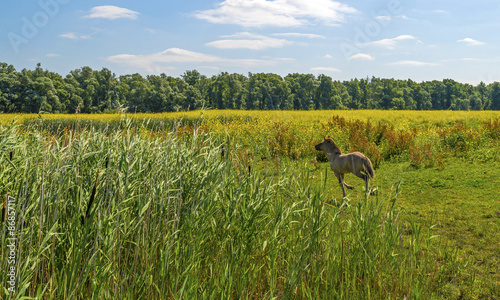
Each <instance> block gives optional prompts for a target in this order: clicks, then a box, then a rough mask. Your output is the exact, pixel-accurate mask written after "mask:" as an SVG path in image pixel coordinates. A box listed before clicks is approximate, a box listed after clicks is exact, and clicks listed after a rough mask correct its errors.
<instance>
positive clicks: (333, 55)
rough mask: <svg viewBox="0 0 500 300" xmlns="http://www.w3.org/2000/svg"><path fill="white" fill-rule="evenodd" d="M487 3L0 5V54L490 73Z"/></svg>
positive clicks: (498, 68) (2, 58) (464, 78)
mask: <svg viewBox="0 0 500 300" xmlns="http://www.w3.org/2000/svg"><path fill="white" fill-rule="evenodd" d="M499 15H500V2H499V1H498V0H476V1H451V0H418V1H417V0H376V1H362V0H351V1H347V0H345V1H344V0H340V1H333V0H307V1H304V0H225V1H221V0H212V1H201V0H182V1H177V0H175V1H174V0H168V1H158V0H156V1H152V0H142V1H129V0H120V1H113V0H110V1H93V0H91V1H76V0H38V1H35V0H23V1H19V0H3V1H0V37H1V40H0V62H7V63H9V64H12V65H14V67H16V69H17V70H21V69H22V68H28V69H34V68H35V66H36V64H37V63H38V62H40V63H41V64H42V67H43V68H45V69H48V70H50V71H54V72H57V73H59V74H62V75H65V74H67V73H68V72H69V71H70V70H74V69H77V68H81V67H83V66H90V67H91V68H93V69H98V70H99V69H101V68H103V67H106V68H108V69H110V70H112V71H113V72H115V73H116V74H117V75H122V74H131V73H136V72H137V73H140V74H142V75H148V74H160V73H166V74H167V75H172V76H179V75H181V74H183V73H184V72H185V71H186V70H193V69H196V70H198V71H199V72H200V73H202V74H205V75H209V76H210V75H214V74H218V73H220V72H230V73H233V72H234V73H240V74H245V75H246V74H248V72H252V73H258V72H270V73H276V74H279V75H282V76H286V75H287V74H289V73H312V74H315V75H319V74H326V75H329V76H331V77H332V78H334V79H339V80H349V79H352V78H366V77H367V76H369V77H371V76H376V77H382V78H396V79H407V78H410V79H412V80H415V81H418V82H420V81H424V80H434V79H437V80H442V79H444V78H451V79H454V80H457V81H460V82H469V83H472V84H477V83H479V82H480V81H484V82H486V83H490V82H493V81H500V34H499V32H500V20H499V18H498V16H499Z"/></svg>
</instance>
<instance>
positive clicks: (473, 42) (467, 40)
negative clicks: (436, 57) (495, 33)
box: [457, 38, 486, 46]
mask: <svg viewBox="0 0 500 300" xmlns="http://www.w3.org/2000/svg"><path fill="white" fill-rule="evenodd" d="M457 42H459V43H465V44H466V45H467V46H480V45H486V43H483V42H480V41H477V40H474V39H471V38H465V39H461V40H458V41H457Z"/></svg>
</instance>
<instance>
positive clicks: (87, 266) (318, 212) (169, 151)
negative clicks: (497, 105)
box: [0, 110, 500, 299]
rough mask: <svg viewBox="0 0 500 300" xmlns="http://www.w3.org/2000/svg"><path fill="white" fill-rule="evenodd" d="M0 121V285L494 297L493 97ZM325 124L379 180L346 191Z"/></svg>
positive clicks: (108, 294)
mask: <svg viewBox="0 0 500 300" xmlns="http://www.w3.org/2000/svg"><path fill="white" fill-rule="evenodd" d="M0 120H1V123H2V125H0V150H1V152H0V164H1V165H2V170H1V173H0V178H1V180H2V185H1V186H0V193H1V194H0V195H2V197H3V199H4V204H3V211H2V212H3V215H2V228H1V231H2V245H9V243H11V240H9V238H10V237H11V236H15V237H16V238H17V239H16V240H15V247H13V249H14V250H12V251H13V253H14V261H12V260H10V259H4V258H8V257H10V256H11V255H12V253H11V252H12V251H11V248H9V247H7V246H2V248H1V249H0V254H1V257H2V261H1V263H0V268H1V269H2V270H10V268H12V267H14V270H15V275H13V277H14V279H15V280H14V281H13V286H14V288H13V289H12V290H9V288H10V287H11V286H12V285H11V277H12V276H10V275H8V272H2V273H0V281H1V282H2V286H3V287H5V288H3V289H2V291H1V295H2V299H21V298H23V297H32V298H34V297H37V298H39V299H82V298H86V299H87V298H88V299H150V298H162V299H198V298H199V299H283V298H286V299H292V298H293V299H388V298H390V299H405V298H406V299H496V298H498V297H500V294H499V292H498V291H499V290H500V288H499V287H500V282H499V281H500V274H499V272H498V269H499V261H500V260H499V255H498V253H499V246H498V241H499V240H500V234H499V232H500V230H499V229H500V228H499V225H498V221H499V218H500V198H498V178H499V176H500V168H499V167H500V155H499V154H498V149H499V148H500V113H498V112H492V111H490V112H448V111H439V112H436V111H432V112H417V111H412V112H405V111H398V112H396V111H308V112H293V111H276V112H275V111H265V112H263V111H226V110H224V111H216V110H215V111H192V112H179V113H168V114H133V115H125V114H123V115H120V114H116V115H81V114H79V115H0ZM326 136H329V137H331V138H333V139H334V140H335V141H337V142H338V144H339V145H340V147H341V148H342V150H343V151H344V152H349V151H361V152H363V153H365V154H366V155H367V156H368V157H369V158H370V159H371V160H372V162H373V164H374V166H375V167H376V170H375V171H376V174H377V175H376V178H375V180H374V181H373V182H372V184H373V185H375V186H377V187H378V188H379V191H378V194H377V195H375V196H370V197H366V194H365V193H364V192H363V184H362V181H361V180H359V179H358V178H356V177H355V176H354V175H351V176H346V181H348V182H349V183H350V184H352V185H354V186H356V190H354V191H352V192H350V193H349V194H348V196H347V197H346V198H345V199H342V197H341V196H342V191H341V189H340V186H339V185H338V183H337V182H336V179H334V176H333V173H332V172H331V171H330V170H329V168H328V163H327V162H326V158H325V157H324V156H322V155H321V154H319V153H317V152H316V151H315V150H314V147H313V146H314V144H316V143H318V142H320V141H321V140H322V139H323V138H324V137H326ZM10 211H13V212H15V214H14V216H15V217H14V219H12V218H10V219H9V217H10V216H11V215H9V214H8V213H9V212H10Z"/></svg>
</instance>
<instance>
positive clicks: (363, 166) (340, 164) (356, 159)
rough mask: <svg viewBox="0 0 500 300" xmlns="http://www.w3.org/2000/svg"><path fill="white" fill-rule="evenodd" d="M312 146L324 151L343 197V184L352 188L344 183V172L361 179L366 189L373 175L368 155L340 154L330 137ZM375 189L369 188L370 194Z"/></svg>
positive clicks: (358, 153)
mask: <svg viewBox="0 0 500 300" xmlns="http://www.w3.org/2000/svg"><path fill="white" fill-rule="evenodd" d="M314 148H316V150H318V151H324V152H326V157H327V158H328V160H329V161H330V168H331V169H332V171H333V173H335V176H337V179H338V180H339V183H340V186H341V187H342V192H343V193H344V197H345V196H346V192H345V188H344V186H345V187H346V188H348V189H351V190H353V189H354V187H353V186H350V185H348V184H347V183H345V181H344V174H346V173H353V174H354V175H356V176H358V177H359V178H361V179H363V180H364V181H365V184H366V191H368V184H369V180H370V178H373V177H375V171H373V167H372V163H371V161H370V159H369V158H368V157H366V156H364V155H363V154H362V153H360V152H352V153H347V154H342V151H340V148H339V147H338V146H337V145H336V144H335V142H334V141H333V140H332V139H330V138H325V140H324V141H323V142H321V143H319V144H317V145H316V146H315V147H314ZM363 173H364V174H363ZM375 191H376V189H371V190H370V194H371V195H373V194H374V192H375Z"/></svg>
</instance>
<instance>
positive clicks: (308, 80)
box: [0, 63, 500, 113]
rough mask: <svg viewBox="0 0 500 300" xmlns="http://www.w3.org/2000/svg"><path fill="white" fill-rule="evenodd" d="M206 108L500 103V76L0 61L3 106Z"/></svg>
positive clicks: (475, 106) (7, 109) (482, 106)
mask: <svg viewBox="0 0 500 300" xmlns="http://www.w3.org/2000/svg"><path fill="white" fill-rule="evenodd" d="M201 108H217V109H254V110H313V109H409V110H431V109H433V110H441V109H449V110H499V109H500V83H498V82H494V83H491V84H488V85H486V84H485V83H484V82H481V83H479V84H478V85H476V86H473V85H471V84H467V83H459V82H456V81H454V80H452V79H444V80H442V81H438V80H433V81H425V82H421V83H417V82H415V81H413V80H411V79H408V80H396V79H382V78H377V77H372V78H368V77H367V78H366V79H352V80H350V81H339V80H334V79H332V78H331V77H329V76H326V75H319V76H317V77H316V76H314V75H312V74H298V73H294V74H289V75H287V76H285V77H281V76H279V75H276V74H271V73H257V74H253V73H249V74H248V76H245V75H242V74H229V73H227V72H222V73H220V74H218V75H214V76H211V77H207V76H205V75H202V74H200V73H199V72H198V71H197V70H190V71H186V72H185V73H184V74H182V75H181V76H180V77H172V76H167V75H165V74H160V75H148V76H146V77H144V76H142V75H140V74H137V73H136V74H132V75H122V76H116V75H115V74H114V73H113V72H111V71H110V70H109V69H107V68H103V69H101V70H93V69H92V68H90V67H82V68H81V69H76V70H73V71H70V72H69V74H67V75H66V76H65V77H62V76H61V75H59V74H57V73H54V72H50V71H48V70H44V69H42V67H41V65H40V64H37V67H36V68H35V69H34V70H27V69H23V70H22V71H20V72H19V71H16V69H15V68H14V66H12V65H9V64H7V63H0V112H3V113H76V112H81V113H101V112H118V111H128V112H167V111H179V110H193V109H201Z"/></svg>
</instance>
